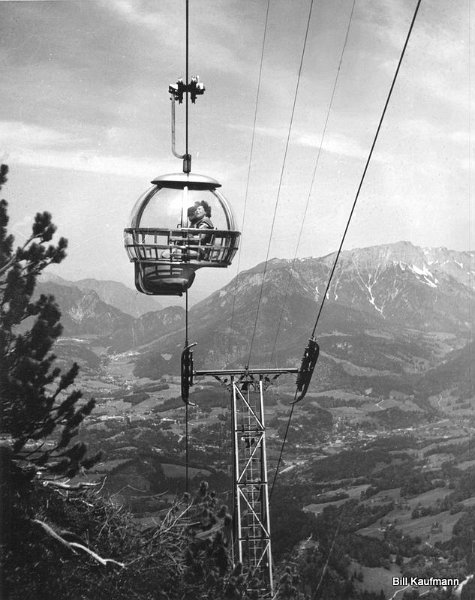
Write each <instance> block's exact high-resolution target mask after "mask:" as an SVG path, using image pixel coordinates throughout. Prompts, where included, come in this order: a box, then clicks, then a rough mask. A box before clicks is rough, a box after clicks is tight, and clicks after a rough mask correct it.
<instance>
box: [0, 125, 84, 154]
mask: <svg viewBox="0 0 475 600" xmlns="http://www.w3.org/2000/svg"><path fill="white" fill-rule="evenodd" d="M0 139H1V145H2V146H3V148H2V149H3V150H4V151H5V149H7V148H8V147H13V148H16V147H20V148H24V147H30V148H31V147H48V146H51V145H54V146H60V145H67V144H70V143H71V137H70V136H69V135H68V134H67V133H65V132H62V131H57V130H55V129H50V128H47V127H41V126H39V125H32V124H30V123H24V122H22V121H0ZM76 142H77V140H76ZM0 147H1V146H0Z"/></svg>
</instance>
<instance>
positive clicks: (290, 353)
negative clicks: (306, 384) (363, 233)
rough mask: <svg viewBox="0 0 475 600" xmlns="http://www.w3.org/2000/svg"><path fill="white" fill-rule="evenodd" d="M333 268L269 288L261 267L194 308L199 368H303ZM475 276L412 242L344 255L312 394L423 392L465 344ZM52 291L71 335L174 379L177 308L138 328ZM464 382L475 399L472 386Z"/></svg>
mask: <svg viewBox="0 0 475 600" xmlns="http://www.w3.org/2000/svg"><path fill="white" fill-rule="evenodd" d="M334 260H335V254H331V255H328V256H325V257H321V258H305V259H299V260H297V261H291V260H285V259H273V260H271V261H269V263H268V265H267V269H266V274H265V279H264V281H263V274H264V264H260V265H257V266H256V267H254V268H252V269H250V270H248V271H244V272H241V273H240V274H239V275H238V276H237V277H235V278H234V279H233V280H232V281H231V282H230V283H228V284H227V285H226V286H224V287H223V288H222V289H220V290H218V291H216V292H214V293H213V294H211V295H210V296H209V297H208V298H206V299H205V300H203V301H201V302H200V303H198V304H196V305H195V306H193V307H192V308H191V310H190V314H189V324H190V329H189V339H190V341H197V342H198V346H197V349H196V352H195V356H196V358H195V366H196V368H225V367H230V366H242V365H245V364H249V365H251V366H257V365H259V366H264V365H268V366H270V365H272V366H287V365H293V366H298V365H299V364H300V360H301V357H302V354H303V350H304V348H305V345H306V343H307V341H308V337H309V335H310V333H311V331H312V328H313V325H314V323H315V319H316V315H317V312H318V309H319V306H320V303H321V300H322V294H323V293H324V290H325V287H326V284H327V281H328V277H329V273H330V271H331V268H332V266H333V263H334ZM474 273H475V255H474V253H471V252H456V251H453V250H447V249H445V248H435V249H427V248H426V249H423V248H418V247H416V246H414V245H412V244H410V243H408V242H400V243H398V244H389V245H383V246H375V247H370V248H363V249H356V250H350V251H345V252H343V253H342V254H341V256H340V260H339V262H338V266H337V268H336V270H335V275H334V278H333V283H332V285H331V287H330V289H329V292H328V295H327V299H326V302H325V306H324V310H323V311H322V315H321V318H320V320H319V323H318V327H317V331H316V335H317V339H318V341H319V343H320V346H321V358H320V360H319V378H318V380H316V383H315V386H316V389H320V390H325V389H328V388H329V386H332V385H341V386H343V387H346V388H347V389H366V388H374V389H379V387H382V388H384V389H386V388H390V387H392V388H393V389H396V390H397V389H399V390H401V391H405V392H411V390H412V391H414V390H417V389H418V385H419V384H418V383H417V381H416V379H418V380H419V379H420V378H421V377H423V375H424V373H429V372H430V370H432V369H437V368H439V367H441V365H442V364H443V361H444V360H445V358H446V357H448V356H449V354H450V353H451V352H454V351H457V350H461V349H463V348H464V347H465V346H467V344H468V343H469V341H470V338H471V335H472V332H473V315H474V314H475V310H474V309H475V289H474V284H473V282H474V278H473V275H474ZM40 287H41V286H40ZM47 291H48V292H52V293H53V294H54V295H55V296H56V298H57V300H58V302H59V304H60V307H61V309H62V311H63V324H64V326H65V332H64V335H65V336H68V335H76V336H77V335H79V336H80V335H87V336H90V337H91V336H92V337H94V338H95V340H96V343H97V344H98V345H101V346H104V347H107V348H108V352H109V353H112V354H113V353H117V352H126V351H133V353H134V360H135V361H136V374H137V375H140V376H148V377H160V376H162V375H163V374H166V373H178V372H179V364H180V354H181V350H182V348H183V342H184V326H185V315H184V311H183V309H182V308H181V307H169V308H166V309H163V310H158V311H151V312H148V313H146V314H144V315H142V316H140V317H138V318H134V317H132V316H131V315H127V314H126V313H124V312H122V311H120V310H118V309H117V308H114V307H111V306H109V305H108V304H106V303H105V302H103V301H102V300H101V298H99V296H98V294H97V293H96V292H94V291H92V290H85V291H83V290H80V289H79V288H77V287H74V286H69V287H66V288H65V287H62V286H59V285H58V284H53V283H50V284H49V285H48V289H47ZM466 354H467V353H466ZM455 362H456V361H455ZM454 364H455V363H454ZM464 364H465V363H464ZM455 371H456V369H455V370H454V369H452V372H455ZM428 377H429V375H428ZM463 380H464V381H465V384H464V389H465V388H467V386H468V388H470V385H471V384H470V381H471V375H470V374H468V375H467V373H465V374H464V375H463ZM467 382H468V383H467ZM421 385H422V384H421ZM454 386H455V383H454V384H453V386H452V387H453V388H454ZM423 387H424V389H426V388H427V389H428V388H429V387H430V384H429V383H428V382H427V381H425V382H423ZM449 387H450V385H449V384H447V386H446V388H447V389H448V388H449ZM455 387H456V386H455Z"/></svg>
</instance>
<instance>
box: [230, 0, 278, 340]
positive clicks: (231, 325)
mask: <svg viewBox="0 0 475 600" xmlns="http://www.w3.org/2000/svg"><path fill="white" fill-rule="evenodd" d="M269 8H270V0H267V10H266V18H265V23H264V36H263V39H262V48H261V60H260V64H259V77H258V82H257V93H256V102H255V107H254V122H253V125H252V137H251V148H250V151H249V165H248V168H247V180H246V192H245V194H244V209H243V215H242V222H241V230H240V231H241V233H243V232H244V223H245V220H246V211H247V200H248V197H249V182H250V180H251V166H252V160H253V158H254V141H255V138H256V123H257V112H258V107H259V97H260V93H261V80H262V66H263V64H264V51H265V45H266V37H267V25H268V22H269ZM241 251H242V244H240V245H239V250H238V262H237V269H236V272H237V274H236V277H235V279H234V290H233V304H232V309H231V323H230V330H231V335H232V331H233V324H234V310H235V306H236V289H237V285H238V280H239V269H240V266H241Z"/></svg>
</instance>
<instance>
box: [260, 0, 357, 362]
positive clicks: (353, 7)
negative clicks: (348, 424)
mask: <svg viewBox="0 0 475 600" xmlns="http://www.w3.org/2000/svg"><path fill="white" fill-rule="evenodd" d="M355 2H356V0H353V6H352V8H351V14H350V18H349V20H348V27H347V29H346V35H345V41H344V43H343V49H342V51H341V55H340V61H339V63H338V69H337V73H336V76H335V81H334V82H333V90H332V93H331V98H330V102H329V105H328V111H327V115H326V119H325V124H324V127H323V132H322V136H321V138H320V146H319V148H318V153H317V157H316V160H315V166H314V169H313V174H312V181H311V183H310V189H309V192H308V196H307V202H306V204H305V210H304V213H303V217H302V222H301V225H300V231H299V235H298V238H297V244H296V246H295V253H294V257H293V259H292V263H291V265H290V269H289V274H288V277H287V283H286V287H285V294H284V302H283V304H282V309H281V311H280V317H279V321H278V324H277V329H276V334H275V339H274V345H273V347H272V352H271V357H270V362H272V361H273V360H274V353H275V349H276V347H277V339H278V337H279V333H280V325H281V323H282V318H283V315H284V311H285V309H286V307H287V300H288V293H289V286H290V282H291V281H292V278H293V270H294V265H295V261H296V260H297V253H298V250H299V247H300V241H301V239H302V233H303V229H304V225H305V220H306V217H307V212H308V207H309V204H310V198H311V196H312V192H313V186H314V183H315V178H316V174H317V169H318V165H319V163H320V155H321V152H322V148H323V141H324V139H325V135H326V131H327V128H328V121H329V119H330V113H331V109H332V106H333V100H334V98H335V93H336V88H337V85H338V78H339V76H340V71H341V65H342V62H343V56H344V54H345V50H346V46H347V43H348V37H349V34H350V27H351V22H352V19H353V13H354V10H355Z"/></svg>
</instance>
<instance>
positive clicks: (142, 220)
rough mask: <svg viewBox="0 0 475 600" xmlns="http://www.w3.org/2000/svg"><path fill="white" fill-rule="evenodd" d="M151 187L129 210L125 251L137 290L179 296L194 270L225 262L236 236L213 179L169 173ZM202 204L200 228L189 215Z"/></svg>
mask: <svg viewBox="0 0 475 600" xmlns="http://www.w3.org/2000/svg"><path fill="white" fill-rule="evenodd" d="M152 183H153V187H152V188H151V189H149V190H148V191H147V192H145V193H144V194H143V195H142V196H141V197H140V198H139V199H138V201H137V202H136V204H135V206H134V208H133V210H132V215H131V219H130V227H128V228H127V229H125V231H124V243H125V248H126V250H127V253H128V255H129V258H130V260H131V261H132V262H133V263H134V264H135V286H136V288H137V289H138V290H139V291H140V292H142V293H145V294H153V295H178V296H181V295H182V294H183V292H184V291H186V290H187V289H188V288H189V287H190V286H191V284H192V283H193V280H194V278H195V271H196V270H197V269H200V268H202V267H214V268H216V267H218V268H224V267H227V266H229V265H230V264H231V262H232V259H233V257H234V255H235V254H236V251H237V249H238V240H239V236H240V233H239V232H238V231H236V228H235V224H234V217H233V214H232V211H231V207H230V206H229V204H228V202H227V201H226V199H225V198H224V196H223V195H222V194H220V193H219V192H218V190H217V188H219V187H221V184H220V183H218V182H217V181H216V180H215V179H212V178H210V177H205V176H204V175H195V174H192V173H174V174H171V175H162V176H160V177H157V178H156V179H154V180H153V181H152ZM203 201H205V202H203ZM202 202H203V205H205V206H207V207H209V209H210V211H208V212H210V215H209V214H208V215H207V216H208V217H209V219H210V221H211V223H209V221H208V225H207V228H206V229H202V228H200V227H199V226H198V227H197V226H195V225H194V223H193V221H190V213H192V212H193V210H194V208H196V206H198V205H199V204H201V203H202ZM210 227H212V228H210Z"/></svg>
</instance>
